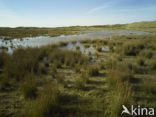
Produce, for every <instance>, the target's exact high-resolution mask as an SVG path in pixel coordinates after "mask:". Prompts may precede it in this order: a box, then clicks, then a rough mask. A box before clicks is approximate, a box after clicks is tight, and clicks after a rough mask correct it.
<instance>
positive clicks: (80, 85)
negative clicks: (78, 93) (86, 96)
mask: <svg viewBox="0 0 156 117" xmlns="http://www.w3.org/2000/svg"><path fill="white" fill-rule="evenodd" d="M74 87H75V88H76V89H78V90H82V89H84V87H85V79H83V78H82V77H80V76H79V77H77V78H76V79H75V83H74Z"/></svg>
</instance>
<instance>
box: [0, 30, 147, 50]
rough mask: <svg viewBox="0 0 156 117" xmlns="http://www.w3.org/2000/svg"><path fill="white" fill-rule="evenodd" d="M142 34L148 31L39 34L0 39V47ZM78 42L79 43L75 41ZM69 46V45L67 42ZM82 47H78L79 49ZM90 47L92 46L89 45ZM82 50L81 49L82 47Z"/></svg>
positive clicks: (35, 45) (31, 45) (9, 47)
mask: <svg viewBox="0 0 156 117" xmlns="http://www.w3.org/2000/svg"><path fill="white" fill-rule="evenodd" d="M131 34H134V35H143V34H148V32H144V31H128V30H118V31H106V30H102V31H91V32H88V33H86V34H80V35H60V36H57V37H50V36H39V37H27V38H23V39H13V40H3V39H0V48H1V50H2V49H6V50H8V52H9V53H12V52H13V49H16V48H18V47H40V46H43V45H49V44H56V43H59V42H71V41H75V40H76V41H78V40H85V39H91V40H92V39H97V38H98V39H105V38H110V40H111V39H112V37H113V36H114V35H131ZM77 44H79V43H77ZM69 47H71V45H70V44H69ZM81 48H82V47H80V49H81ZM90 49H92V47H90ZM82 50H83V49H82Z"/></svg>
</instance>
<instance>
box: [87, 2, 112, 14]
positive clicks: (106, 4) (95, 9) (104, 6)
mask: <svg viewBox="0 0 156 117" xmlns="http://www.w3.org/2000/svg"><path fill="white" fill-rule="evenodd" d="M111 6H112V2H107V3H105V4H104V5H103V6H98V7H95V8H92V9H90V10H89V11H88V12H87V14H92V13H94V12H97V11H99V10H102V9H105V8H109V7H111Z"/></svg>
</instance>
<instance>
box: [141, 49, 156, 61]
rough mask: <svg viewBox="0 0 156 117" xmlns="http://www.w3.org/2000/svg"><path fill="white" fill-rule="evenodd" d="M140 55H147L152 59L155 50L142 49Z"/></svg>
mask: <svg viewBox="0 0 156 117" xmlns="http://www.w3.org/2000/svg"><path fill="white" fill-rule="evenodd" d="M139 55H140V56H142V57H146V58H148V59H151V58H152V56H153V55H154V54H153V51H152V50H150V49H145V50H143V51H141V52H140V53H139Z"/></svg>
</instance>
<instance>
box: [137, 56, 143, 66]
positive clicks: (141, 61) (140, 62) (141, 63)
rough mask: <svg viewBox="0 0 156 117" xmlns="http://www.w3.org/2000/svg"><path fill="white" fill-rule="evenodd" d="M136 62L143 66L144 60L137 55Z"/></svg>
mask: <svg viewBox="0 0 156 117" xmlns="http://www.w3.org/2000/svg"><path fill="white" fill-rule="evenodd" d="M137 63H138V65H140V66H144V65H145V60H144V59H143V58H141V57H138V58H137Z"/></svg>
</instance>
